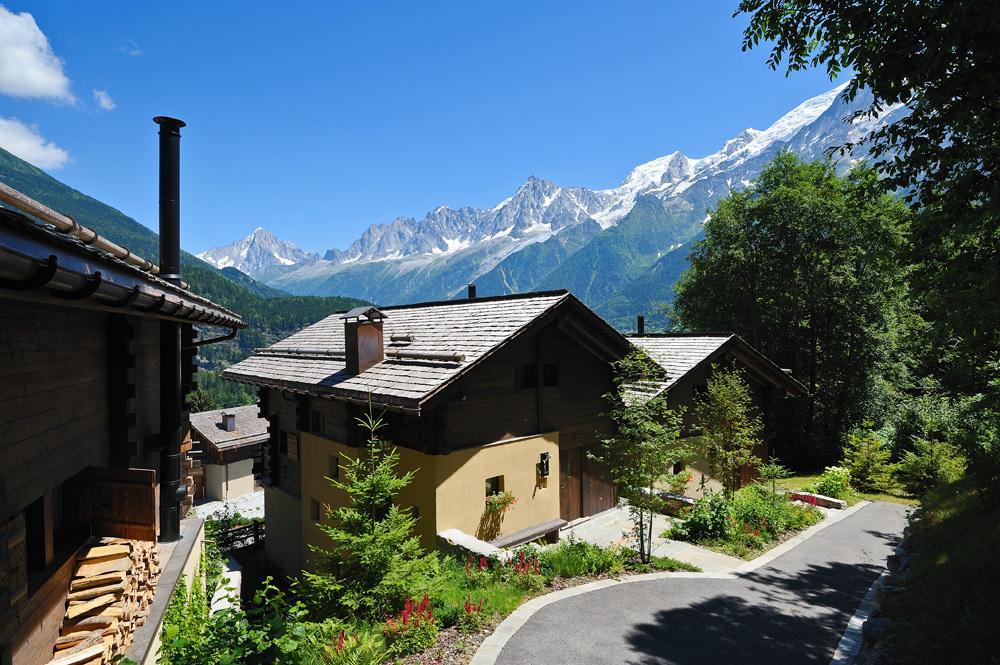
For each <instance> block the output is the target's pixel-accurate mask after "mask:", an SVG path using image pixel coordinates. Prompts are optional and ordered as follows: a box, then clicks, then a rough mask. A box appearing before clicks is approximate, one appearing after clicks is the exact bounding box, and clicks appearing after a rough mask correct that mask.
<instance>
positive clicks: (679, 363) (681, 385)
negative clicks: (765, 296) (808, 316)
mask: <svg viewBox="0 0 1000 665" xmlns="http://www.w3.org/2000/svg"><path fill="white" fill-rule="evenodd" d="M642 327H643V326H642V320H641V317H640V321H639V329H640V330H642ZM628 339H629V341H630V342H632V343H633V344H634V345H635V346H636V347H638V348H640V349H642V350H643V351H644V352H645V353H646V355H647V356H649V358H650V359H651V360H653V361H654V362H655V363H657V364H658V365H659V366H660V367H661V368H662V369H663V371H664V373H665V377H664V379H663V381H662V383H661V384H660V385H659V386H657V387H656V393H658V394H659V393H666V395H667V402H668V404H669V405H670V407H671V408H673V409H678V408H683V409H684V430H683V431H682V435H686V436H696V435H697V432H696V431H695V430H694V427H693V420H694V407H695V404H696V401H697V398H698V396H699V395H701V394H702V393H704V392H705V390H706V389H707V387H708V379H709V377H710V376H711V374H712V371H713V369H714V368H717V367H734V366H735V367H738V368H740V369H741V370H743V372H744V376H745V378H746V380H747V382H748V383H749V385H750V390H751V394H752V397H753V401H754V404H755V405H756V407H757V408H758V410H759V411H760V413H761V415H762V420H763V425H764V431H763V439H764V440H763V443H762V444H761V446H760V447H759V448H758V449H757V450H756V451H755V453H756V455H757V456H758V457H759V458H761V459H763V460H766V459H768V456H769V454H770V450H771V447H772V444H773V443H774V437H775V435H776V431H775V423H774V417H773V416H774V412H775V407H776V406H777V403H778V402H779V401H780V400H783V399H785V398H789V397H802V396H804V395H806V394H808V392H809V391H808V390H807V389H806V387H805V386H804V385H802V384H801V383H799V382H798V381H796V380H795V379H794V378H792V376H791V374H790V373H789V372H788V371H787V370H783V369H781V368H780V367H778V366H777V365H775V364H774V363H773V362H771V360H769V359H768V358H767V357H766V356H764V355H763V354H762V353H761V352H759V351H757V350H756V349H754V348H753V347H752V346H750V345H749V344H747V343H746V342H745V341H743V340H742V339H741V338H740V337H739V336H737V335H733V334H731V333H693V334H686V333H658V334H645V333H642V334H635V335H629V336H628ZM694 443H696V442H694ZM694 447H695V448H697V445H695V446H694ZM685 469H686V470H687V471H689V472H691V481H690V482H689V483H688V489H687V491H686V492H685V493H686V494H688V495H690V496H701V495H702V494H703V493H704V491H705V490H706V489H708V490H712V491H718V490H719V489H720V488H721V484H720V483H719V482H718V481H717V480H716V479H714V478H712V477H711V474H710V473H709V470H708V466H707V464H706V463H705V461H704V459H703V457H702V456H698V455H696V456H695V457H694V458H692V459H690V460H685V461H683V462H678V464H677V465H676V466H675V468H674V472H680V471H683V470H685ZM752 479H753V471H752V470H751V469H747V470H746V472H745V473H744V474H743V477H742V479H741V481H742V482H743V483H747V482H749V481H750V480H752Z"/></svg>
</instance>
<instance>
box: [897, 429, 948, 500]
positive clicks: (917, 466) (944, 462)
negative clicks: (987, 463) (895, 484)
mask: <svg viewBox="0 0 1000 665" xmlns="http://www.w3.org/2000/svg"><path fill="white" fill-rule="evenodd" d="M964 472H965V459H964V458H963V457H962V454H961V452H960V451H959V449H958V448H957V447H955V446H953V445H951V444H949V443H942V442H933V441H924V440H922V439H917V440H916V442H915V443H914V450H912V451H907V452H906V454H904V455H903V459H901V460H900V461H899V463H898V464H897V465H896V471H895V473H896V479H897V480H898V481H899V483H900V484H901V485H902V486H903V489H905V490H906V491H907V492H909V493H910V494H913V495H914V496H925V495H926V494H927V493H928V492H930V491H931V490H933V489H935V488H937V487H940V486H941V485H944V484H946V483H951V482H954V481H956V480H958V479H959V478H961V477H962V474H963V473H964Z"/></svg>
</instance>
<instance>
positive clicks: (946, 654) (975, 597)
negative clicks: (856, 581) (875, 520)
mask: <svg viewBox="0 0 1000 665" xmlns="http://www.w3.org/2000/svg"><path fill="white" fill-rule="evenodd" d="M972 480H973V479H971V478H968V479H963V480H961V481H959V482H956V483H952V484H949V485H944V486H942V487H940V488H938V489H936V490H933V491H932V492H931V493H930V494H928V495H927V496H925V497H923V499H922V500H921V505H920V509H919V512H918V515H919V519H916V520H913V522H912V526H911V532H912V533H911V535H910V537H909V538H908V539H907V540H906V543H905V547H906V550H907V551H908V552H912V553H913V554H916V557H915V558H914V559H913V560H912V561H913V563H912V567H911V569H910V572H909V574H908V575H907V577H906V584H905V585H904V587H905V588H904V590H903V592H902V593H900V594H894V595H892V596H886V597H885V599H884V600H883V602H882V603H881V607H880V612H881V614H882V615H883V616H886V617H887V618H890V619H892V620H893V624H892V629H891V633H890V639H891V644H892V653H891V656H892V657H893V662H897V663H907V665H911V664H912V665H939V664H940V663H984V664H985V663H991V664H992V663H995V662H996V655H997V654H998V653H1000V614H998V613H997V611H996V608H997V607H998V606H1000V566H998V565H997V562H996V552H998V551H1000V522H998V520H997V514H996V506H995V505H991V504H989V503H987V502H984V501H983V500H982V493H981V492H980V491H979V490H978V488H977V487H976V486H975V484H974V483H973V482H972ZM890 581H892V580H891V579H890ZM942 627H944V628H945V630H942Z"/></svg>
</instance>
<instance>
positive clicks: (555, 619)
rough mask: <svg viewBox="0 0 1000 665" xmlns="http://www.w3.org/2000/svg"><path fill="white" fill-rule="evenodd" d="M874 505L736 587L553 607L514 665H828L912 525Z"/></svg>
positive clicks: (717, 582)
mask: <svg viewBox="0 0 1000 665" xmlns="http://www.w3.org/2000/svg"><path fill="white" fill-rule="evenodd" d="M905 518H906V509H905V507H903V506H897V505H894V504H887V503H873V504H871V505H869V506H866V507H864V508H862V509H860V510H858V511H857V512H856V513H854V514H853V515H850V516H848V517H846V518H845V519H843V520H841V521H839V522H837V523H835V524H831V525H830V526H828V527H827V528H825V529H823V530H821V531H819V532H818V533H816V534H814V535H813V536H812V537H811V538H809V539H808V540H806V541H805V542H803V543H802V544H800V545H798V546H797V547H795V548H794V549H792V550H790V551H789V552H787V553H785V554H784V555H782V556H780V557H778V558H777V559H775V560H774V561H772V562H771V563H769V564H768V565H766V566H763V567H761V568H758V569H757V570H756V571H754V572H752V573H746V574H744V575H740V576H738V577H737V578H736V579H696V578H689V579H678V578H674V579H660V580H652V581H644V582H634V583H631V584H621V585H615V586H612V587H607V588H604V589H599V590H597V591H593V592H590V593H584V594H581V595H578V596H573V597H571V598H566V599H564V600H560V601H558V602H555V603H552V604H551V605H547V606H545V607H543V608H542V609H541V610H539V611H538V612H537V613H535V614H534V615H533V616H532V617H531V618H530V619H529V620H528V622H527V623H526V624H524V626H522V627H521V629H520V630H518V631H517V632H516V633H515V634H514V636H513V637H512V638H511V639H510V641H508V642H507V644H506V645H505V646H504V648H503V650H502V651H501V653H500V657H499V659H498V660H497V662H498V663H503V664H504V665H513V664H521V663H539V664H542V663H544V664H545V665H558V664H561V663H565V664H567V665H570V664H572V665H580V664H582V663H614V664H616V665H617V664H619V663H642V664H647V663H648V664H653V663H656V664H672V665H695V664H699V665H701V664H706V665H707V664H712V663H733V664H736V665H753V664H757V663H760V664H768V665H779V664H780V665H797V664H800V663H801V664H804V665H816V664H822V665H827V663H829V662H830V658H831V656H832V655H833V652H834V650H835V649H836V646H837V643H838V642H839V641H840V636H841V634H842V633H843V631H844V628H845V627H846V626H847V622H848V620H849V619H850V617H851V615H853V614H854V612H855V610H856V609H857V607H858V604H859V603H860V602H861V599H862V598H863V597H864V595H865V592H866V591H867V590H868V587H869V586H870V585H871V583H872V582H873V581H874V580H875V578H876V577H878V575H879V573H880V572H881V570H882V569H883V568H884V566H885V559H886V556H888V555H889V554H890V553H891V552H892V549H893V548H894V547H895V544H896V543H897V541H898V537H899V535H900V534H901V533H902V531H903V527H904V526H905V522H906V519H905Z"/></svg>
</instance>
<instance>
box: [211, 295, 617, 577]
mask: <svg viewBox="0 0 1000 665" xmlns="http://www.w3.org/2000/svg"><path fill="white" fill-rule="evenodd" d="M469 295H470V297H469V298H467V299H463V300H456V301H446V302H430V303H422V304H416V305H405V306H396V307H384V308H379V309H376V308H375V307H362V308H358V309H356V310H352V311H351V312H348V313H346V314H335V315H332V316H330V317H328V318H326V319H323V320H322V321H320V322H318V323H316V324H314V325H312V326H310V327H308V328H306V329H305V330H302V331H301V332H298V333H296V334H294V335H292V336H290V337H288V338H287V339H285V340H283V341H281V342H278V343H277V344H275V345H273V346H271V347H268V348H266V349H260V350H258V351H257V352H256V353H255V354H254V355H253V356H252V357H251V358H248V359H246V360H244V361H242V362H240V363H237V364H236V365H233V366H232V367H230V368H229V369H227V370H226V371H225V372H224V376H225V377H226V378H228V379H232V380H235V381H240V382H243V383H248V384H252V385H255V386H258V387H259V388H260V408H261V414H262V415H264V416H266V417H267V419H268V420H269V421H270V445H269V454H268V460H269V473H268V479H269V483H268V485H267V486H266V487H265V520H266V530H267V540H266V548H267V554H268V556H269V557H270V558H271V559H272V560H274V561H275V562H276V563H277V564H279V565H280V567H281V568H282V569H284V570H285V571H286V572H288V573H292V574H294V573H297V572H298V571H299V570H300V569H302V568H303V567H304V566H308V561H309V556H310V550H309V547H308V546H309V545H326V544H327V543H325V542H324V538H325V537H324V536H323V534H322V532H321V531H320V529H319V528H318V527H317V523H318V522H320V521H321V520H323V519H325V517H324V512H325V510H324V507H325V506H326V505H331V504H332V505H337V504H338V503H340V502H342V501H344V499H345V497H344V495H343V493H342V492H340V491H338V490H334V489H333V488H332V487H331V485H330V482H329V481H328V480H327V478H326V477H327V476H330V477H337V476H338V474H339V473H340V469H341V466H342V464H343V463H344V461H345V459H346V458H347V457H354V456H356V455H357V450H358V449H357V446H359V445H361V444H362V443H363V437H364V432H363V431H359V428H358V426H357V422H356V419H357V418H358V417H359V416H360V415H361V414H363V413H364V412H365V411H366V410H367V409H368V408H369V403H370V404H371V407H372V408H373V409H374V410H375V411H376V413H380V412H384V414H385V415H384V419H385V421H386V423H387V427H386V428H385V429H384V430H382V431H381V432H380V434H381V436H382V438H383V439H385V440H388V441H390V442H392V443H393V444H394V445H395V446H396V447H397V448H398V450H399V452H400V455H401V467H402V469H403V470H413V471H415V477H414V480H413V482H412V483H411V484H410V485H409V486H408V487H407V488H405V489H404V490H403V491H402V492H401V493H400V496H399V501H400V504H401V505H403V506H408V507H412V510H413V512H414V514H415V515H417V516H419V519H418V521H417V531H418V533H419V535H420V537H421V539H422V541H423V542H424V544H425V545H427V546H434V545H435V543H436V538H437V534H439V533H441V532H443V531H445V530H450V529H457V530H459V531H462V532H464V533H466V534H470V535H475V536H477V537H479V538H480V539H482V540H486V541H492V542H494V543H496V544H501V545H503V544H511V543H514V542H519V541H525V540H531V539H535V538H538V537H541V536H543V535H546V534H551V533H554V532H555V531H557V530H558V529H559V528H560V527H561V526H563V525H564V524H565V523H566V522H567V521H570V520H574V519H577V518H580V517H582V516H585V515H592V514H594V513H597V512H600V511H602V510H605V509H608V508H611V507H612V506H613V505H615V491H614V487H613V485H612V483H611V480H610V479H609V477H608V474H607V472H606V470H605V469H604V468H603V467H602V466H601V465H600V464H598V463H596V462H594V461H593V460H591V459H588V457H587V455H586V453H587V451H588V450H590V449H592V448H593V447H594V446H595V445H597V444H598V442H599V440H600V438H601V437H602V435H606V434H608V433H609V432H610V431H611V429H612V422H611V421H610V420H609V419H608V418H607V417H606V416H605V415H604V413H605V412H606V410H607V409H606V406H605V403H604V400H603V398H602V396H603V395H604V394H605V393H607V392H608V391H610V390H611V389H612V387H613V382H612V367H611V363H612V362H614V361H616V360H618V359H620V358H622V357H624V356H625V355H627V354H628V353H629V351H630V349H631V345H630V344H629V343H628V341H627V340H626V339H625V338H624V337H623V336H622V335H621V334H619V333H618V332H617V331H616V330H614V328H612V327H611V326H610V325H608V324H607V323H606V322H605V321H604V320H603V319H601V318H600V317H598V316H597V315H596V314H594V313H593V312H592V311H591V310H590V309H588V308H587V307H586V306H585V305H583V304H582V303H581V302H580V301H579V300H577V299H576V298H575V297H573V296H572V295H571V294H569V293H568V292H566V291H552V292H544V293H528V294H523V295H512V296H501V297H489V298H475V292H474V288H473V287H471V286H470V293H469ZM504 490H506V491H510V492H512V493H513V494H514V495H515V496H516V497H517V499H518V502H517V504H516V505H515V506H514V508H513V509H512V510H510V511H508V512H507V513H506V515H505V516H504V519H503V521H502V523H501V524H494V523H491V521H490V520H489V519H488V516H487V515H485V513H484V507H485V500H486V498H487V496H488V495H490V494H492V493H496V492H499V491H504Z"/></svg>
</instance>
